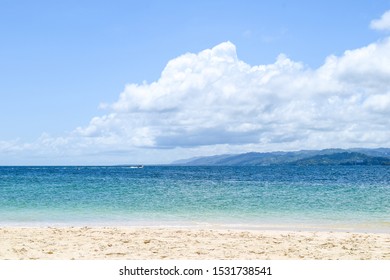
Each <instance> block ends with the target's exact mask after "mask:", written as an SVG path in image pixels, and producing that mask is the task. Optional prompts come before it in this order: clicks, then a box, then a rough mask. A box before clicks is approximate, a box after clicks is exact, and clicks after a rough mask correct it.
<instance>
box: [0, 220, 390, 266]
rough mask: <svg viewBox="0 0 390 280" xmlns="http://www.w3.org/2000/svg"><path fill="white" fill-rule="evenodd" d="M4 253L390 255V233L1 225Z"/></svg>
mask: <svg viewBox="0 0 390 280" xmlns="http://www.w3.org/2000/svg"><path fill="white" fill-rule="evenodd" d="M0 259H2V260H5V259H13V260H15V259H16V260H17V259H27V260H29V259H45V260H46V259H60V260H69V259H76V260H81V259H89V260H93V259H100V260H101V259H271V260H280V259H295V260H300V259H312V260H314V259H320V260H328V259H332V260H337V259H347V260H354V259H375V260H379V259H382V260H383V259H386V260H390V234H371V233H370V234H366V233H364V234H363V233H340V232H293V231H266V230H264V231H245V230H216V229H203V230H200V229H179V228H113V227H110V228H98V227H68V228H8V227H7V228H0Z"/></svg>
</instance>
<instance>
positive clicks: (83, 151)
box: [0, 13, 390, 163]
mask: <svg viewBox="0 0 390 280" xmlns="http://www.w3.org/2000/svg"><path fill="white" fill-rule="evenodd" d="M388 15H389V13H386V14H384V15H383V17H382V18H381V19H380V20H378V21H373V22H372V26H373V27H374V28H377V29H380V28H382V29H383V28H385V27H386V26H388V25H387V24H388V18H389V16H388ZM386 28H387V27H386ZM389 81H390V39H389V38H386V39H384V40H381V41H378V42H375V43H372V44H370V45H368V46H365V47H362V48H359V49H354V50H348V51H345V53H344V54H343V55H341V56H339V57H337V56H333V55H331V56H329V57H327V58H326V60H325V62H324V64H323V65H322V66H321V67H319V68H318V69H310V68H308V67H306V66H305V65H304V64H303V63H301V62H296V61H293V60H291V59H289V58H288V57H287V56H286V55H284V54H281V55H279V56H278V57H277V59H276V61H275V62H274V63H272V64H268V65H255V66H251V65H249V64H247V63H245V62H244V61H242V60H240V59H239V58H238V57H237V52H236V47H235V45H234V44H233V43H231V42H223V43H221V44H219V45H217V46H215V47H213V48H210V49H206V50H203V51H201V52H199V53H197V54H195V53H187V54H184V55H182V56H179V57H177V58H174V59H172V60H171V61H169V62H168V64H167V65H166V67H165V69H163V71H162V73H161V77H160V78H159V79H158V80H157V81H154V82H151V83H147V82H144V83H142V84H129V85H127V86H126V87H125V89H124V91H123V92H122V93H121V94H120V96H119V98H118V100H117V101H116V102H115V103H113V104H103V105H102V107H103V108H105V110H107V114H105V115H103V116H98V117H95V118H93V119H92V120H91V121H90V122H89V124H88V125H87V126H84V127H78V128H76V129H75V130H74V131H73V132H72V133H70V134H69V135H66V136H64V137H50V135H46V134H44V135H42V137H41V138H40V139H38V140H37V141H36V142H34V143H30V144H23V143H20V141H15V142H12V143H11V142H0V151H1V152H2V153H3V154H4V153H8V154H17V153H18V152H24V153H27V154H28V153H30V154H33V155H34V156H35V157H39V156H40V155H42V156H43V155H44V154H45V153H50V154H52V155H55V156H56V157H57V158H58V157H60V158H61V157H62V158H67V159H70V158H75V157H81V158H82V157H84V158H87V157H91V158H93V157H94V156H99V157H100V158H101V159H102V161H103V160H106V161H107V159H112V160H113V161H115V160H118V159H123V160H125V161H131V159H133V161H134V162H146V163H147V162H153V163H156V162H169V161H170V160H174V159H177V158H183V157H186V156H194V155H207V154H218V153H229V152H245V151H270V150H299V149H320V148H329V147H341V148H346V147H380V146H386V147H388V146H389V143H390V130H389V127H390V83H389ZM85 162H87V163H89V162H88V161H85ZM107 162H109V161H107Z"/></svg>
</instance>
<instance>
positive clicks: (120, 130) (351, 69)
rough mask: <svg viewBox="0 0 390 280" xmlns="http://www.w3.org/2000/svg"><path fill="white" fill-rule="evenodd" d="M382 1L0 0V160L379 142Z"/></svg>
mask: <svg viewBox="0 0 390 280" xmlns="http://www.w3.org/2000/svg"><path fill="white" fill-rule="evenodd" d="M389 36H390V0H389V1H387V0H382V1H379V0H372V1H361V0H357V1H333V0H330V1H329V0H328V1H308V0H307V1H306V0H296V1H282V0H275V1H256V0H253V1H250V0H241V1H228V0H226V1H219V0H213V1H210V0H208V1H199V0H197V1H173V0H166V1H147V0H146V1H145V0H143V1H120V0H112V1H97V0H95V1H88V0H85V1H80V0H78V1H73V0H69V1H40V0H37V1H21V0H0V119H1V122H0V165H110V164H160V163H169V162H171V161H174V160H177V159H182V158H191V157H195V156H206V155H214V154H226V153H229V154H230V153H243V152H250V151H256V152H268V151H276V150H278V151H289V150H301V149H324V148H352V147H368V148H377V147H390V129H389V127H390V82H389V81H390V37H389Z"/></svg>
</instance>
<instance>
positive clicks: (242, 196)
mask: <svg viewBox="0 0 390 280" xmlns="http://www.w3.org/2000/svg"><path fill="white" fill-rule="evenodd" d="M0 225H27V226H29V225H32V226H34V225H124V226H133V225H134V226H138V225H140V226H143V225H152V226H170V225H172V226H177V225H179V226H205V225H210V226H229V227H246V228H256V227H261V228H281V227H286V228H291V227H294V228H296V227H300V228H327V229H329V228H331V229H335V230H337V229H348V230H370V231H380V232H381V231H384V232H390V168H389V167H386V166H309V167H296V166H264V167H168V166H160V167H158V166H146V167H145V168H142V169H131V168H126V167H0Z"/></svg>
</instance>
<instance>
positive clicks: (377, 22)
mask: <svg viewBox="0 0 390 280" xmlns="http://www.w3.org/2000/svg"><path fill="white" fill-rule="evenodd" d="M370 27H371V28H372V29H376V30H390V11H387V12H385V13H384V14H383V15H382V16H381V18H380V19H374V20H373V21H371V24H370Z"/></svg>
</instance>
